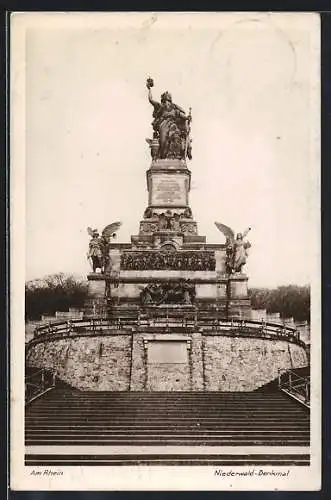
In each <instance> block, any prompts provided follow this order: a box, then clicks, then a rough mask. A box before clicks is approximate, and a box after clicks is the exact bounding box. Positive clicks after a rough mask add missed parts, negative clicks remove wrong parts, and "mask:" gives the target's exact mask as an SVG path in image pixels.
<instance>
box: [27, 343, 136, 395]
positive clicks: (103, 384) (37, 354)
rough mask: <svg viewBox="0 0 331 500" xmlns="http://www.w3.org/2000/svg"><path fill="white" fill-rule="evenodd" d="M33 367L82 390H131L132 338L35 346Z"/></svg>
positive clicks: (29, 360)
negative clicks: (42, 369) (46, 370)
mask: <svg viewBox="0 0 331 500" xmlns="http://www.w3.org/2000/svg"><path fill="white" fill-rule="evenodd" d="M27 363H28V365H29V366H32V367H37V368H46V369H48V370H51V371H56V373H57V375H58V377H59V378H60V379H61V380H63V381H64V382H67V383H68V384H70V385H72V386H73V387H75V388H77V389H81V390H91V391H128V390H129V389H130V370H131V336H130V335H116V336H115V335H114V336H107V337H76V338H73V339H70V338H66V339H60V340H55V341H53V342H45V343H40V344H36V345H35V346H33V347H32V348H31V349H30V350H29V351H28V355H27Z"/></svg>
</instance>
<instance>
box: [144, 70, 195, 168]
mask: <svg viewBox="0 0 331 500" xmlns="http://www.w3.org/2000/svg"><path fill="white" fill-rule="evenodd" d="M146 86H147V89H148V100H149V102H150V103H151V104H152V106H153V108H154V111H153V118H154V120H153V122H152V126H153V139H146V140H147V142H148V143H149V145H150V148H151V154H152V158H153V160H155V159H157V158H160V159H163V158H170V159H185V158H186V157H188V158H189V159H192V145H191V142H192V141H191V139H190V123H191V120H192V116H191V110H190V112H189V114H188V115H186V114H185V111H184V110H183V109H182V108H181V107H180V106H178V105H177V104H175V103H173V102H172V97H171V94H169V92H164V93H163V94H162V95H161V102H158V101H155V100H154V99H153V96H152V91H151V88H152V87H153V86H154V82H153V80H152V78H148V79H147V82H146Z"/></svg>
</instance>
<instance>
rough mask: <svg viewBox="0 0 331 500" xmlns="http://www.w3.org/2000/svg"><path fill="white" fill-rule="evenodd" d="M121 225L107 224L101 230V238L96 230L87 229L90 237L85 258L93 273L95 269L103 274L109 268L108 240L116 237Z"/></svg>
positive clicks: (115, 223) (116, 223) (117, 223)
mask: <svg viewBox="0 0 331 500" xmlns="http://www.w3.org/2000/svg"><path fill="white" fill-rule="evenodd" d="M121 225H122V223H121V222H113V223H112V224H108V226H106V227H105V228H104V229H103V231H102V233H101V236H100V235H99V231H98V230H97V229H92V228H91V227H88V228H87V232H88V234H89V236H91V240H90V243H89V250H88V253H87V258H88V260H89V261H90V264H91V266H92V269H93V272H94V273H95V272H96V271H97V269H100V271H101V273H104V272H105V271H107V269H108V268H109V266H110V257H109V244H110V239H111V238H115V237H116V233H117V231H118V230H119V228H120V227H121Z"/></svg>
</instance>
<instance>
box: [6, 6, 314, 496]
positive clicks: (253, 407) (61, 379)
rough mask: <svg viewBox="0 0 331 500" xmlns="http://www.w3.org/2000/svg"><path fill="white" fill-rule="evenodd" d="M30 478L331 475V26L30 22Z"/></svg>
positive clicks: (23, 359)
mask: <svg viewBox="0 0 331 500" xmlns="http://www.w3.org/2000/svg"><path fill="white" fill-rule="evenodd" d="M10 131H11V132H10V150H11V155H10V162H11V164H10V209H11V224H10V239H11V298H10V300H11V318H10V324H11V432H10V439H11V448H10V450H11V488H12V489H14V490H25V491H27V490H43V491H48V490H55V491H56V490H58V491H60V490H88V491H97V490H102V491H105V490H109V491H111V490H116V491H118V490H119V491H124V490H144V491H147V490H176V491H180V490H182V491H183V490H202V491H206V490H215V491H222V490H238V491H240V490H251V491H255V490H279V491H288V490H301V491H308V490H318V489H319V488H320V486H321V323H320V318H321V301H320V261H321V258H320V240H321V238H320V20H319V16H318V15H317V14H311V13H266V12H264V13H262V12H260V13H259V12H256V13H252V12H246V13H245V12H242V13H240V12H236V13H187V12H186V13H180V12H178V13H171V12H168V13H165V12H164V13H153V12H144V13H97V12H95V13H92V12H89V13H87V12H85V13H76V12H75V13H74V12H62V13H60V12H56V13H55V12H47V13H41V12H28V13H24V12H22V13H20V12H17V13H13V14H12V15H11V19H10Z"/></svg>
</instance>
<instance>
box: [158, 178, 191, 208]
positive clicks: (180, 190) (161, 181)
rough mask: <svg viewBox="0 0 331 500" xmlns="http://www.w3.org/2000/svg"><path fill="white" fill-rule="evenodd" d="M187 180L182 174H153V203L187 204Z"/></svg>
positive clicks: (167, 204) (168, 204)
mask: <svg viewBox="0 0 331 500" xmlns="http://www.w3.org/2000/svg"><path fill="white" fill-rule="evenodd" d="M186 181H187V179H186V178H185V177H183V176H181V175H171V176H168V175H153V177H152V190H151V205H156V206H158V205H166V206H176V205H187V202H188V200H187V189H186Z"/></svg>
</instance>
